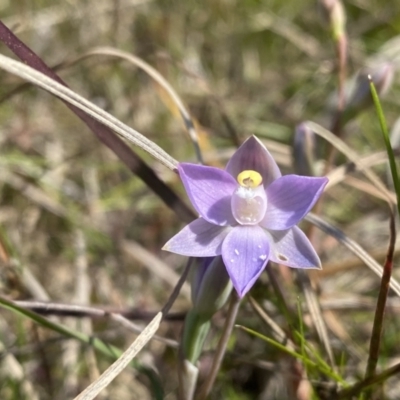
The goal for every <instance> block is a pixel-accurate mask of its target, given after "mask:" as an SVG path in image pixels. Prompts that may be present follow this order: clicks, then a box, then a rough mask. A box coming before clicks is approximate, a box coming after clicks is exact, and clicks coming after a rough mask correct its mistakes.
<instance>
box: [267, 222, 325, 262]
mask: <svg viewBox="0 0 400 400" xmlns="http://www.w3.org/2000/svg"><path fill="white" fill-rule="evenodd" d="M267 234H268V235H270V236H271V242H270V243H271V253H270V256H269V257H270V260H271V261H273V262H275V263H278V264H283V265H286V266H288V267H292V268H308V269H309V268H314V269H321V261H320V259H319V257H318V254H317V253H316V252H315V250H314V247H313V246H312V244H311V243H310V241H309V240H308V238H307V236H306V235H305V234H304V233H303V231H302V230H301V229H300V228H299V227H297V226H294V227H293V228H291V229H289V230H287V231H269V232H268V233H267Z"/></svg>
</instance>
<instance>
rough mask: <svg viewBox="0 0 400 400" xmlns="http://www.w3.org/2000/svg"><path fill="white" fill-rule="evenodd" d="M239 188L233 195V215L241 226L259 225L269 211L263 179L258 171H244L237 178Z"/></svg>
mask: <svg viewBox="0 0 400 400" xmlns="http://www.w3.org/2000/svg"><path fill="white" fill-rule="evenodd" d="M237 181H238V183H239V186H238V188H237V189H236V190H235V192H234V193H233V195H232V199H231V207H232V214H233V216H234V217H235V219H236V221H237V222H238V223H239V224H241V225H256V224H258V223H259V222H260V221H261V220H262V219H263V218H264V215H265V212H266V211H267V195H266V193H265V190H264V187H263V185H262V177H261V175H260V174H259V173H258V172H256V171H251V170H248V171H242V172H241V173H240V174H239V175H238V176H237Z"/></svg>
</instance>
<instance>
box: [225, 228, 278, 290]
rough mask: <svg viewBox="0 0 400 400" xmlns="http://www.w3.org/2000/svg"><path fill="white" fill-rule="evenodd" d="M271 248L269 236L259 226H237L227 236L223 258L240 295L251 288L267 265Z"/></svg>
mask: <svg viewBox="0 0 400 400" xmlns="http://www.w3.org/2000/svg"><path fill="white" fill-rule="evenodd" d="M269 248H270V246H269V243H268V237H267V235H266V233H265V231H264V230H263V229H262V228H260V227H259V226H249V225H240V226H236V227H234V228H233V229H232V230H231V231H230V232H229V233H228V235H227V236H226V238H225V240H224V243H223V244H222V258H223V260H224V263H225V267H226V270H227V271H228V274H229V276H230V278H231V280H232V283H233V286H234V287H235V289H236V291H237V292H238V295H239V296H240V297H243V296H244V295H245V294H246V293H247V292H248V291H249V290H250V288H251V287H252V286H253V284H254V282H255V281H256V279H257V278H258V277H259V275H260V274H261V272H262V271H263V269H264V268H265V266H266V265H267V262H268V259H269Z"/></svg>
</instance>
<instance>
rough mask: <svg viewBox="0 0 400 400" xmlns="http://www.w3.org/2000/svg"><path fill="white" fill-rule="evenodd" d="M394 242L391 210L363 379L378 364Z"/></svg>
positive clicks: (372, 374)
mask: <svg viewBox="0 0 400 400" xmlns="http://www.w3.org/2000/svg"><path fill="white" fill-rule="evenodd" d="M395 242H396V225H395V219H394V214H393V211H391V213H390V238H389V247H388V251H387V256H386V260H385V264H384V266H383V275H382V279H381V287H380V289H379V295H378V301H377V304H376V311H375V316H374V325H373V328H372V334H371V341H370V345H369V357H368V364H367V370H366V372H365V379H368V378H370V377H372V376H374V375H375V370H376V365H377V364H378V357H379V349H380V344H381V336H382V328H383V318H384V315H385V307H386V300H387V296H388V292H389V282H390V277H391V275H392V269H393V254H394V247H395Z"/></svg>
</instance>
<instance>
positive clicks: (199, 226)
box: [163, 218, 230, 257]
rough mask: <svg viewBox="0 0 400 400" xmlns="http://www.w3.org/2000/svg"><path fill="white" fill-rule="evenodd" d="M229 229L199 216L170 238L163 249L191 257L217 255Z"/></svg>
mask: <svg viewBox="0 0 400 400" xmlns="http://www.w3.org/2000/svg"><path fill="white" fill-rule="evenodd" d="M229 230H230V228H228V227H223V226H218V225H213V224H210V223H209V222H207V221H205V220H204V219H203V218H197V219H196V220H194V221H193V222H191V223H190V224H189V225H186V226H185V227H184V228H183V229H182V230H181V231H180V232H178V233H177V234H176V235H175V236H174V237H172V238H171V239H170V240H168V242H167V243H166V244H165V245H164V247H163V250H167V251H170V252H171V253H177V254H181V255H183V256H191V257H213V256H217V255H219V254H221V246H222V242H223V240H224V239H225V236H226V235H227V234H228V232H229Z"/></svg>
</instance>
